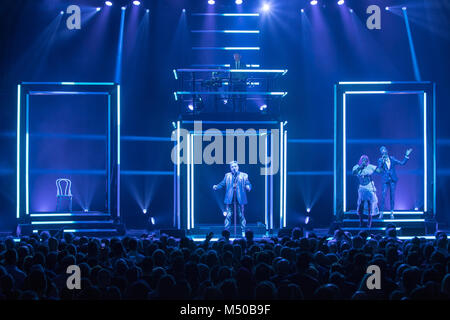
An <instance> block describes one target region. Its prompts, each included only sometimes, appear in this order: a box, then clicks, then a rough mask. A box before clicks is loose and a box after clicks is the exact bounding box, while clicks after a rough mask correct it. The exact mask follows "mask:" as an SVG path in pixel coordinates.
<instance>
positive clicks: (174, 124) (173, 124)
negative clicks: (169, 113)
mask: <svg viewBox="0 0 450 320" xmlns="http://www.w3.org/2000/svg"><path fill="white" fill-rule="evenodd" d="M172 127H173V128H174V129H176V128H177V124H176V123H175V121H172Z"/></svg>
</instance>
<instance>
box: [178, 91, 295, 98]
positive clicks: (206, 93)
mask: <svg viewBox="0 0 450 320" xmlns="http://www.w3.org/2000/svg"><path fill="white" fill-rule="evenodd" d="M226 93H228V94H242V95H266V96H267V95H271V96H283V97H284V96H285V95H287V92H278V91H274V92H265V91H230V92H217V91H177V92H175V94H176V95H195V94H204V95H223V94H226Z"/></svg>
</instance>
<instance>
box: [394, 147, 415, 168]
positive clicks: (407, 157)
mask: <svg viewBox="0 0 450 320" xmlns="http://www.w3.org/2000/svg"><path fill="white" fill-rule="evenodd" d="M411 152H412V149H408V150H406V153H405V156H404V158H403V160H401V161H400V160H398V159H396V158H394V157H392V161H393V162H395V163H396V164H399V165H401V166H403V165H405V164H406V163H407V162H408V160H409V155H410V154H411Z"/></svg>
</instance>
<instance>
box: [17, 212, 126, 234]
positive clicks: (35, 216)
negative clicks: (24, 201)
mask: <svg viewBox="0 0 450 320" xmlns="http://www.w3.org/2000/svg"><path fill="white" fill-rule="evenodd" d="M44 230H46V231H49V232H50V233H51V234H56V233H58V232H71V233H74V234H76V235H78V236H82V235H87V236H110V237H111V236H117V235H120V234H122V233H123V232H124V227H123V225H122V224H120V223H118V222H117V221H114V219H113V217H111V215H110V214H108V213H103V212H96V211H89V212H75V211H74V212H45V213H30V216H29V219H28V221H27V223H24V224H21V225H19V228H18V233H19V232H20V233H21V234H26V233H39V232H41V231H44Z"/></svg>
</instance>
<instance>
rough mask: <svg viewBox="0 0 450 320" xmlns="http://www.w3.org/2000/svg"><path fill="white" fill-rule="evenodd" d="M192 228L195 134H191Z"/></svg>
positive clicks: (192, 224) (192, 219)
mask: <svg viewBox="0 0 450 320" xmlns="http://www.w3.org/2000/svg"><path fill="white" fill-rule="evenodd" d="M191 170H192V172H191V197H192V199H191V228H192V229H194V227H195V225H194V135H192V136H191Z"/></svg>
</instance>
